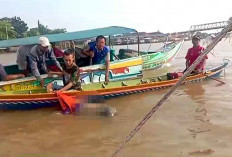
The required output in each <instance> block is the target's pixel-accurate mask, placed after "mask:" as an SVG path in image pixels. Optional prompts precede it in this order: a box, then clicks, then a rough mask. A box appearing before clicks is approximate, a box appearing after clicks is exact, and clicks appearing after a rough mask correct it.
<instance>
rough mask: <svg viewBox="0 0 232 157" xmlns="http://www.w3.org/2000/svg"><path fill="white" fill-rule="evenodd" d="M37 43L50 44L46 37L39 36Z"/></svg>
mask: <svg viewBox="0 0 232 157" xmlns="http://www.w3.org/2000/svg"><path fill="white" fill-rule="evenodd" d="M39 44H40V45H42V46H43V47H46V46H50V45H51V44H50V42H49V40H48V38H46V37H40V38H39Z"/></svg>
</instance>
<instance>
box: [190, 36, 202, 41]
mask: <svg viewBox="0 0 232 157" xmlns="http://www.w3.org/2000/svg"><path fill="white" fill-rule="evenodd" d="M192 39H198V40H201V38H200V37H199V36H197V35H194V36H193V37H192Z"/></svg>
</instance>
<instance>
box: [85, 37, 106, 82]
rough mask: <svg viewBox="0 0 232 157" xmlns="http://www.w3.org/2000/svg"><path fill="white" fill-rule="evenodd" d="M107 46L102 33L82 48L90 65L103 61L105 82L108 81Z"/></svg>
mask: <svg viewBox="0 0 232 157" xmlns="http://www.w3.org/2000/svg"><path fill="white" fill-rule="evenodd" d="M109 52H110V51H109V48H108V47H107V46H106V38H105V37H104V36H102V35H100V36H97V38H96V42H94V43H93V42H91V43H89V44H88V47H87V48H85V49H84V50H83V53H84V54H85V55H87V56H89V57H90V58H91V59H90V65H95V64H101V63H104V62H105V65H106V74H105V83H108V82H109V65H110V53H109Z"/></svg>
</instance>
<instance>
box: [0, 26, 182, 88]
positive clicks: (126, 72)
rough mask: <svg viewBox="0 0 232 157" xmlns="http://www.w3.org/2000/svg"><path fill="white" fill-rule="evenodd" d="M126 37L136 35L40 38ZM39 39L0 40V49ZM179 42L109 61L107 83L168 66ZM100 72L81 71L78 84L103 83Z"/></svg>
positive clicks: (111, 30) (114, 30)
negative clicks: (80, 80) (80, 79)
mask: <svg viewBox="0 0 232 157" xmlns="http://www.w3.org/2000/svg"><path fill="white" fill-rule="evenodd" d="M129 33H137V31H136V30H134V29H131V28H125V27H117V26H112V27H106V28H99V29H92V30H86V31H79V32H70V33H60V34H52V35H51V34H50V35H44V36H46V37H47V38H48V39H49V40H50V42H60V41H70V40H84V39H88V38H92V37H96V36H97V35H104V36H109V38H110V36H112V35H115V34H129ZM39 37H40V36H35V37H27V38H21V39H11V40H3V41H0V48H2V47H12V46H21V45H29V44H37V43H38V39H39ZM183 42H184V41H183V40H182V41H177V42H173V43H170V44H167V45H165V46H164V47H162V48H161V49H159V50H157V51H156V52H140V50H138V56H136V57H132V58H126V59H122V60H115V61H111V62H110V71H109V77H110V81H115V80H121V79H127V78H132V77H138V76H139V75H141V74H142V70H147V69H157V68H160V67H162V66H163V65H164V64H166V63H169V62H171V61H172V60H173V59H174V58H175V57H176V55H177V54H178V52H179V50H180V49H181V47H182V45H183ZM109 45H110V44H109ZM138 47H139V42H138ZM60 61H61V62H62V61H63V60H62V59H60ZM104 69H105V65H104V64H99V65H93V66H87V67H82V68H81V71H83V74H82V82H84V83H86V84H88V83H91V82H92V81H91V79H93V82H101V81H104V78H105V71H104ZM5 70H6V72H7V73H8V74H15V73H20V71H19V70H18V67H17V65H10V66H5Z"/></svg>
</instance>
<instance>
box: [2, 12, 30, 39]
mask: <svg viewBox="0 0 232 157" xmlns="http://www.w3.org/2000/svg"><path fill="white" fill-rule="evenodd" d="M0 21H7V22H10V23H11V26H12V27H13V29H14V31H15V32H16V33H17V34H16V38H23V37H24V35H25V33H26V32H27V30H28V27H27V24H26V23H25V22H24V21H22V20H21V18H20V17H16V16H15V17H12V18H8V17H4V18H2V19H0Z"/></svg>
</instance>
